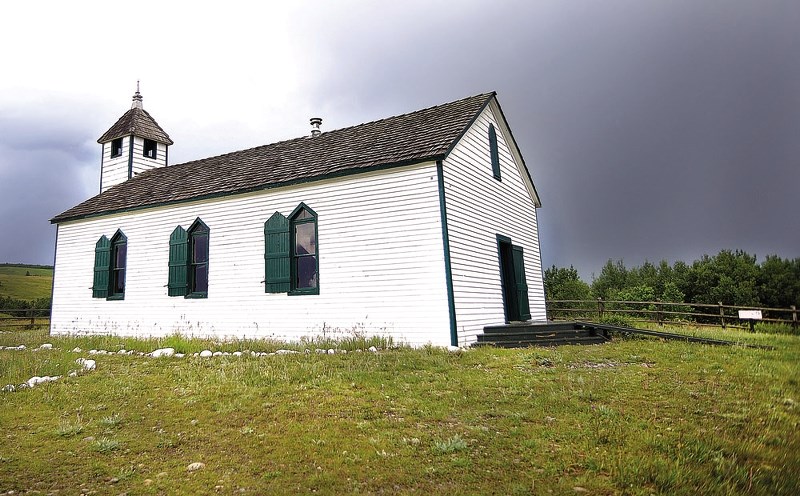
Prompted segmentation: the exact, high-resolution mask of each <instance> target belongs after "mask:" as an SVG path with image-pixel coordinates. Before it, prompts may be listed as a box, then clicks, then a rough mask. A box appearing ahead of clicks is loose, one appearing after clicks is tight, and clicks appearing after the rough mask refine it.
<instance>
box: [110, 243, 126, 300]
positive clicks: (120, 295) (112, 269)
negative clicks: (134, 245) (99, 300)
mask: <svg viewBox="0 0 800 496" xmlns="http://www.w3.org/2000/svg"><path fill="white" fill-rule="evenodd" d="M120 245H125V267H123V269H122V270H123V277H124V280H123V282H122V293H115V292H114V290H115V289H116V288H115V287H114V286H115V285H114V277H115V275H116V274H115V272H116V271H117V269H118V267H117V266H116V259H115V257H114V254H115V250H116V248H117V246H120ZM127 279H128V237H127V236H125V233H123V232H122V230H121V229H117V232H115V233H114V236H112V237H111V256H110V257H109V260H108V298H106V299H107V300H124V299H125V286H126V284H127Z"/></svg>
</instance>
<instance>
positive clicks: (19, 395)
mask: <svg viewBox="0 0 800 496" xmlns="http://www.w3.org/2000/svg"><path fill="white" fill-rule="evenodd" d="M692 332H694V331H692ZM698 332H700V331H698ZM702 332H704V333H706V332H708V331H702ZM717 332H720V333H725V334H724V335H725V336H726V337H727V338H728V339H732V340H737V341H743V342H752V343H757V344H770V345H772V346H774V347H775V348H774V349H758V348H745V347H742V346H706V345H699V344H693V343H684V342H679V341H668V342H661V341H658V340H654V339H615V340H614V341H612V342H611V343H607V344H603V345H595V346H563V347H559V348H530V349H519V350H503V349H492V348H481V349H472V350H470V351H467V352H463V353H448V352H447V351H444V350H440V349H435V348H423V349H418V350H412V349H407V348H400V349H396V350H384V351H381V352H380V353H370V352H362V353H357V352H351V353H348V354H346V355H345V354H334V355H328V354H317V353H313V352H312V353H308V354H306V353H302V352H301V353H298V354H288V355H275V356H259V357H255V356H253V355H251V354H243V355H242V356H241V357H237V356H232V355H229V356H217V357H213V358H207V359H205V358H199V357H191V356H189V357H186V358H161V359H153V358H147V357H143V356H136V355H133V356H129V355H120V354H117V353H115V352H116V351H117V350H119V349H121V348H125V349H127V350H137V351H143V352H146V351H152V350H153V349H155V348H157V347H162V346H165V345H166V346H171V347H174V348H175V349H176V350H178V351H179V352H181V353H190V354H191V353H193V352H197V351H200V350H203V349H204V348H207V349H210V350H219V351H228V352H234V351H243V350H246V349H249V350H257V351H275V350H276V349H277V348H279V347H287V346H288V347H294V348H295V349H298V350H302V349H303V348H302V346H309V348H311V349H313V348H315V347H317V346H319V347H320V348H325V347H327V346H328V343H324V344H323V343H309V342H306V343H303V344H300V345H298V344H294V345H291V344H283V343H275V342H268V341H263V342H257V341H238V342H228V343H215V342H210V341H202V340H188V339H183V338H177V337H175V336H171V337H168V338H163V339H160V340H155V339H150V340H138V341H137V340H132V339H125V338H118V337H112V336H49V335H48V334H47V333H46V331H44V330H39V331H22V332H18V333H6V334H0V345H5V346H16V345H19V344H25V345H26V346H27V347H28V349H27V350H21V351H20V350H0V385H4V384H19V383H20V382H22V381H26V380H27V379H28V378H30V377H32V376H44V375H51V376H52V375H60V376H62V377H61V378H60V379H59V380H58V381H56V382H54V383H51V384H47V385H40V386H36V387H35V388H34V389H32V390H22V391H16V392H12V393H3V392H0V404H2V405H3V406H2V408H0V425H2V426H3V435H2V436H0V454H1V456H0V492H3V490H5V492H8V493H9V494H10V493H11V492H16V493H17V494H23V493H24V494H29V493H31V494H32V493H34V492H35V493H41V494H46V493H51V494H55V493H58V494H78V493H85V494H94V493H97V494H120V493H123V494H125V493H127V494H143V495H149V494H152V495H156V494H233V493H236V494H239V493H244V494H312V493H316V494H386V495H390V494H417V495H423V494H425V495H427V494H433V495H435V494H508V495H516V494H519V495H523V494H524V495H543V496H549V495H563V494H566V495H578V496H582V495H583V494H592V495H612V494H626V495H642V496H650V495H696V494H703V495H720V496H723V495H730V494H750V495H765V496H766V495H769V496H774V495H782V494H785V495H797V494H800V436H798V435H797V426H798V425H799V424H800V407H798V402H800V368H798V367H797V363H798V360H800V338H798V337H796V336H785V335H763V334H751V333H748V332H744V331H731V330H727V331H722V330H718V331H717ZM712 336H713V335H712ZM44 342H47V343H51V344H52V346H53V347H52V349H49V350H40V351H32V350H33V349H34V348H36V347H37V346H39V345H40V344H42V343H44ZM76 346H78V347H80V348H82V349H84V350H89V349H92V348H94V349H101V348H102V349H104V350H108V351H110V352H112V353H113V354H107V355H91V356H90V355H88V354H86V352H83V353H72V352H70V351H69V350H72V349H73V348H75V347H76ZM352 350H353V348H351V351H352ZM78 357H90V358H93V359H96V361H97V362H96V365H97V368H96V370H94V371H92V372H87V373H83V374H79V375H78V376H77V377H68V376H67V374H68V373H69V371H70V370H73V369H75V368H76V367H77V366H76V364H75V360H76V358H78ZM194 462H202V463H203V464H205V465H204V466H203V467H202V468H201V469H199V470H194V471H190V470H188V469H187V468H188V466H189V464H192V463H194Z"/></svg>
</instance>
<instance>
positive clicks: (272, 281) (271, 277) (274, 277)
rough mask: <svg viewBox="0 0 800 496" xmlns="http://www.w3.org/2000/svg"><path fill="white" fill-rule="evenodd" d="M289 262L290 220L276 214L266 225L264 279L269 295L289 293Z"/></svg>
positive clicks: (278, 213)
mask: <svg viewBox="0 0 800 496" xmlns="http://www.w3.org/2000/svg"><path fill="white" fill-rule="evenodd" d="M289 261H290V259H289V219H288V218H286V217H285V216H284V215H282V214H281V213H280V212H275V213H274V214H272V217H270V218H269V219H268V220H267V221H266V222H265V223H264V272H265V278H264V279H265V282H266V288H265V291H266V292H267V293H288V292H289V289H290V282H291V275H290V272H291V271H290V263H289Z"/></svg>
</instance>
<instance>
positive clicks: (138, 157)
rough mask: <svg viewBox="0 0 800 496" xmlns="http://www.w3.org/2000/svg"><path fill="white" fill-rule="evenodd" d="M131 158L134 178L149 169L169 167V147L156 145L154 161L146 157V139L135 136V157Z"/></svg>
mask: <svg viewBox="0 0 800 496" xmlns="http://www.w3.org/2000/svg"><path fill="white" fill-rule="evenodd" d="M131 158H132V159H133V160H132V161H131V170H132V171H133V175H134V176H135V175H137V174H141V173H142V172H144V171H146V170H148V169H153V168H155V167H164V166H166V165H167V145H164V144H163V143H156V158H155V159H152V158H149V157H145V156H144V138H140V137H139V136H134V137H133V156H132V157H131Z"/></svg>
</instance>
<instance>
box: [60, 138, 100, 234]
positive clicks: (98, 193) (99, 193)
mask: <svg viewBox="0 0 800 496" xmlns="http://www.w3.org/2000/svg"><path fill="white" fill-rule="evenodd" d="M109 155H110V153H109ZM105 158H106V144H105V143H102V144H101V145H100V193H102V192H103V163H104V162H105ZM100 193H98V194H100ZM56 232H58V231H56Z"/></svg>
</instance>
